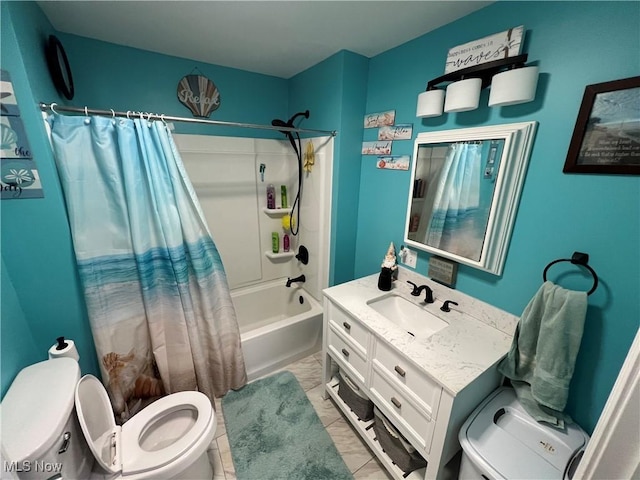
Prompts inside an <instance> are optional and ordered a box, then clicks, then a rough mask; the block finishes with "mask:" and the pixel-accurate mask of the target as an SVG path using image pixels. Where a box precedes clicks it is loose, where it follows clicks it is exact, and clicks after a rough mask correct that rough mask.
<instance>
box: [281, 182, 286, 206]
mask: <svg viewBox="0 0 640 480" xmlns="http://www.w3.org/2000/svg"><path fill="white" fill-rule="evenodd" d="M280 201H281V202H282V208H287V186H286V185H281V186H280Z"/></svg>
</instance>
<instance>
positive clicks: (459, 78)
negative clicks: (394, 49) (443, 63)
mask: <svg viewBox="0 0 640 480" xmlns="http://www.w3.org/2000/svg"><path fill="white" fill-rule="evenodd" d="M526 61H527V54H523V55H518V56H515V57H508V58H503V59H500V60H495V61H493V62H487V63H483V64H481V65H474V66H472V67H468V68H463V69H461V70H457V71H455V72H451V73H447V74H446V75H442V76H441V77H438V78H434V79H433V80H431V81H430V82H429V83H427V89H426V91H424V92H422V93H421V94H420V95H418V106H417V109H416V116H417V117H421V118H427V117H437V116H439V115H442V113H443V111H444V112H465V111H468V110H474V109H476V108H478V104H479V99H480V91H481V90H482V89H483V88H486V87H488V86H491V93H490V95H489V106H490V107H498V106H505V105H516V104H518V103H526V102H531V101H533V99H534V98H535V95H536V87H537V84H538V67H537V66H527V65H525V62H526ZM444 82H450V83H449V84H448V85H447V87H446V95H445V91H444V90H443V89H442V87H441V86H440V84H441V83H444Z"/></svg>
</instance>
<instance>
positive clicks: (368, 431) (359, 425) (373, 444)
mask: <svg viewBox="0 0 640 480" xmlns="http://www.w3.org/2000/svg"><path fill="white" fill-rule="evenodd" d="M338 383H339V382H338V379H337V378H335V377H332V378H331V380H330V381H329V382H328V383H327V384H326V392H327V393H328V394H329V396H330V397H331V398H332V399H333V401H334V402H335V403H336V405H337V406H338V408H340V410H342V413H343V414H344V415H345V416H346V417H347V419H348V420H349V422H350V423H351V425H352V426H353V428H355V430H356V431H357V432H358V433H359V434H360V437H362V439H363V440H364V441H365V442H366V443H367V445H368V446H369V448H370V449H371V450H372V451H373V452H374V453H375V455H376V457H377V458H378V460H379V461H380V462H381V463H382V464H383V465H384V467H385V468H386V469H387V471H388V472H389V473H390V474H391V476H392V477H393V478H396V479H398V480H404V479H407V480H422V479H424V475H425V471H426V468H421V469H418V470H414V471H413V472H411V473H409V474H405V473H404V472H403V471H402V470H401V469H400V468H398V466H397V465H396V464H395V463H394V462H393V460H391V458H389V456H388V455H387V454H386V453H385V451H384V449H383V448H382V446H381V445H380V443H379V442H378V439H377V438H376V433H375V431H374V429H373V420H368V421H363V420H360V418H358V416H357V415H356V414H355V413H353V410H351V408H350V407H349V405H347V404H346V403H345V402H344V401H343V400H342V399H341V398H340V397H339V396H338Z"/></svg>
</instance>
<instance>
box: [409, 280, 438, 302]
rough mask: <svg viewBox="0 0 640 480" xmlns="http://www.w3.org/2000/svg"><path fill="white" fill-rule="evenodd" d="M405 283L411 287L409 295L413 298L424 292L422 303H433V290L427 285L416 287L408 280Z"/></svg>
mask: <svg viewBox="0 0 640 480" xmlns="http://www.w3.org/2000/svg"><path fill="white" fill-rule="evenodd" d="M407 283H410V284H411V285H413V291H412V292H411V295H413V296H414V297H419V296H420V294H421V293H422V291H423V290H424V291H425V295H424V303H433V290H431V287H429V286H428V285H420V286H418V285H416V284H415V283H413V282H412V281H410V280H407Z"/></svg>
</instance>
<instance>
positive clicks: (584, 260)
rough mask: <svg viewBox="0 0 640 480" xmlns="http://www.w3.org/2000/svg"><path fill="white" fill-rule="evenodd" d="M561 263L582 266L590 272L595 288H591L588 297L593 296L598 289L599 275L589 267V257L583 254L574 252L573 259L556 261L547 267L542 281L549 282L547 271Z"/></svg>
mask: <svg viewBox="0 0 640 480" xmlns="http://www.w3.org/2000/svg"><path fill="white" fill-rule="evenodd" d="M560 262H571V263H573V264H574V265H582V266H583V267H584V268H586V269H587V270H589V272H590V273H591V275H592V276H593V286H592V287H591V290H589V291H588V292H587V295H591V294H592V293H593V292H595V291H596V288H598V275H597V274H596V272H595V270H594V269H593V268H591V267H590V266H589V265H588V262H589V255H588V254H586V253H581V252H574V253H573V255H572V256H571V258H559V259H558V260H554V261H553V262H551V263H550V264H549V265H547V266H546V267H545V269H544V271H543V272H542V279H543V280H544V281H545V282H546V281H547V270H549V268H550V267H551V266H552V265H555V264H556V263H560Z"/></svg>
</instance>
